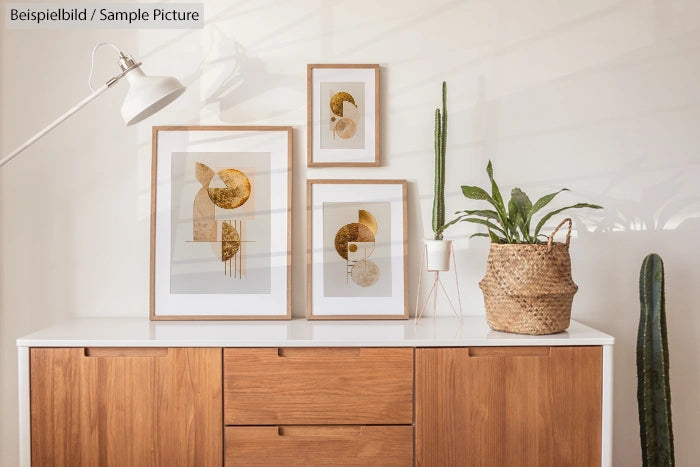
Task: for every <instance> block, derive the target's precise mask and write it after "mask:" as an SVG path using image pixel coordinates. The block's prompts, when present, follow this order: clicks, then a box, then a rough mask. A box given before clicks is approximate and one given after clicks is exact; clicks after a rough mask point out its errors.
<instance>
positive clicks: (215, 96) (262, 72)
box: [185, 26, 305, 122]
mask: <svg viewBox="0 0 700 467" xmlns="http://www.w3.org/2000/svg"><path fill="white" fill-rule="evenodd" d="M211 36H212V37H211V45H210V47H209V50H208V52H207V53H205V54H204V58H203V60H202V62H201V63H200V64H199V66H198V67H197V68H196V69H195V70H194V71H193V72H192V73H191V74H190V75H188V76H187V77H185V81H186V82H195V81H197V80H201V83H202V90H203V91H202V96H203V100H202V107H203V108H204V107H206V106H212V105H214V108H215V109H216V108H218V111H219V113H220V115H219V119H220V120H221V121H222V122H236V121H239V118H240V111H239V110H238V109H237V107H239V106H241V105H243V104H245V103H247V102H250V101H255V100H256V99H258V98H260V97H261V96H263V95H264V94H267V93H270V92H271V90H274V92H279V90H280V89H282V90H283V92H284V90H285V89H286V90H290V91H294V92H295V93H296V92H298V90H299V89H304V90H305V79H304V78H303V77H301V75H300V74H299V73H298V71H299V70H297V69H295V70H293V71H294V73H290V74H284V73H270V72H268V71H267V67H266V65H265V62H263V61H262V60H260V59H259V58H256V57H252V56H250V55H249V54H248V52H247V50H246V48H245V47H244V46H243V45H241V44H240V43H239V42H237V41H235V40H233V39H231V38H229V37H227V36H226V35H225V34H224V33H223V32H222V31H221V30H220V28H218V27H216V26H212V27H211ZM291 101H293V99H290V103H291ZM283 109H285V106H284V105H281V106H279V107H278V111H280V110H283ZM269 110H270V109H269V108H263V107H261V108H260V109H259V110H258V111H257V112H256V111H255V106H250V107H248V108H247V109H246V112H245V115H246V119H247V122H252V121H259V120H263V119H269V118H270V113H269Z"/></svg>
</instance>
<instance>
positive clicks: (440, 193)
mask: <svg viewBox="0 0 700 467" xmlns="http://www.w3.org/2000/svg"><path fill="white" fill-rule="evenodd" d="M446 148H447V83H446V82H445V81H443V82H442V112H441V111H440V109H439V108H437V109H435V184H434V190H433V225H432V226H433V239H432V240H426V241H425V247H426V251H427V260H426V263H427V269H428V271H447V270H449V269H450V251H451V248H452V241H451V240H444V239H443V235H442V234H443V232H444V230H445V229H446V228H447V227H448V225H447V224H445V150H446ZM453 223H454V222H452V223H450V224H449V225H451V224H453Z"/></svg>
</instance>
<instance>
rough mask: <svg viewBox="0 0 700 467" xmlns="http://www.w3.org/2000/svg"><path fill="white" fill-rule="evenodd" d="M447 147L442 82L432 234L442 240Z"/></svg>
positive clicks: (445, 89) (438, 117)
mask: <svg viewBox="0 0 700 467" xmlns="http://www.w3.org/2000/svg"><path fill="white" fill-rule="evenodd" d="M446 147H447V83H446V82H445V81H443V82H442V113H441V112H440V109H435V190H434V194H433V233H434V234H435V240H442V232H443V230H445V228H446V227H447V226H446V225H445V149H446Z"/></svg>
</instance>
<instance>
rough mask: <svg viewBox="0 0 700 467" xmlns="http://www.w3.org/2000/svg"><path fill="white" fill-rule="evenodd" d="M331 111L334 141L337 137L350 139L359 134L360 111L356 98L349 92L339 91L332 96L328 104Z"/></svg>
mask: <svg viewBox="0 0 700 467" xmlns="http://www.w3.org/2000/svg"><path fill="white" fill-rule="evenodd" d="M328 105H329V106H330V109H331V118H330V120H331V121H330V128H331V132H332V133H333V139H335V137H336V135H337V136H338V137H339V138H341V139H350V138H352V137H353V136H355V133H356V132H357V123H358V122H359V120H360V111H359V109H358V107H357V104H355V98H354V97H352V95H351V94H350V93H349V92H345V91H339V92H336V93H335V94H333V95H332V96H331V99H330V101H329V103H328Z"/></svg>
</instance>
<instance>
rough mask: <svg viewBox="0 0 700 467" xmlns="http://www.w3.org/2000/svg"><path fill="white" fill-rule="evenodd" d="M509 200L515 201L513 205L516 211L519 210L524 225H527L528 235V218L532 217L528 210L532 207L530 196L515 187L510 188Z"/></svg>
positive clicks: (528, 233)
mask: <svg viewBox="0 0 700 467" xmlns="http://www.w3.org/2000/svg"><path fill="white" fill-rule="evenodd" d="M510 200H511V201H513V202H514V203H515V206H516V207H517V208H518V211H519V212H520V217H522V218H523V224H524V226H525V227H527V230H528V232H527V235H528V236H529V235H530V232H529V230H530V219H531V218H532V217H531V214H530V210H531V209H532V201H530V198H529V197H528V196H527V194H526V193H525V192H524V191H523V190H521V189H520V188H517V187H516V188H513V189H512V190H511V192H510ZM523 233H525V232H523Z"/></svg>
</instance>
